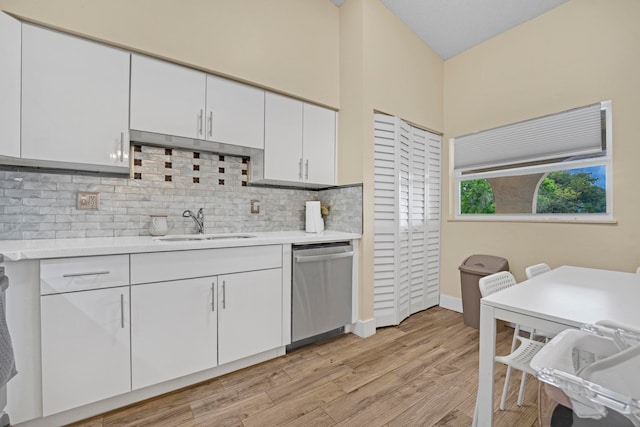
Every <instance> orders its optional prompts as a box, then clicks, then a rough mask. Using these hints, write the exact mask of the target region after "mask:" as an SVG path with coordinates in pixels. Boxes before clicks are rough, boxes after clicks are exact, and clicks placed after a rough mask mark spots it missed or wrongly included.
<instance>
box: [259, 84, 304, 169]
mask: <svg viewBox="0 0 640 427" xmlns="http://www.w3.org/2000/svg"><path fill="white" fill-rule="evenodd" d="M302 166H303V165H302V102H301V101H298V100H295V99H291V98H287V97H286V96H282V95H277V94H275V93H269V92H267V93H266V95H265V122H264V178H265V179H268V180H280V181H289V182H301V181H302Z"/></svg>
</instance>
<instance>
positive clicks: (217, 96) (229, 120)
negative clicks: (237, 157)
mask: <svg viewBox="0 0 640 427" xmlns="http://www.w3.org/2000/svg"><path fill="white" fill-rule="evenodd" d="M206 130H207V135H206V139H208V140H210V141H215V142H222V143H225V144H233V145H241V146H243V147H251V148H264V90H262V89H258V88H255V87H253V86H249V85H245V84H242V83H238V82H234V81H232V80H228V79H223V78H222V77H217V76H212V75H207V115H206Z"/></svg>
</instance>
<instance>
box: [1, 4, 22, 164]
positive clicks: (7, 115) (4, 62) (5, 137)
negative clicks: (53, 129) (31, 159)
mask: <svg viewBox="0 0 640 427" xmlns="http://www.w3.org/2000/svg"><path fill="white" fill-rule="evenodd" d="M20 33H21V25H20V21H18V20H16V19H13V18H12V17H10V16H9V15H6V14H4V13H0V96H1V97H2V102H0V156H9V157H20V43H21V42H20V39H21V34H20Z"/></svg>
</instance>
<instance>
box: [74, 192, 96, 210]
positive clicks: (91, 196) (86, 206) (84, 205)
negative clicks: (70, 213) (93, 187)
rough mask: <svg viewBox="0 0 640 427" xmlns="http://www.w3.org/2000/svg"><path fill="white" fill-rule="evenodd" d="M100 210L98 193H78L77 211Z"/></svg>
mask: <svg viewBox="0 0 640 427" xmlns="http://www.w3.org/2000/svg"><path fill="white" fill-rule="evenodd" d="M99 208H100V193H92V192H89V191H78V209H79V210H90V211H97V210H98V209H99Z"/></svg>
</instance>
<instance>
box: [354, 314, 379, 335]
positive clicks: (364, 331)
mask: <svg viewBox="0 0 640 427" xmlns="http://www.w3.org/2000/svg"><path fill="white" fill-rule="evenodd" d="M353 333H354V334H356V335H357V336H359V337H360V338H367V337H370V336H372V335H375V334H376V319H374V318H371V319H368V320H358V321H357V322H356V323H355V325H354V327H353Z"/></svg>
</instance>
